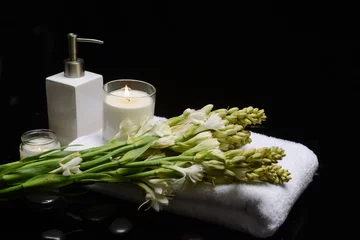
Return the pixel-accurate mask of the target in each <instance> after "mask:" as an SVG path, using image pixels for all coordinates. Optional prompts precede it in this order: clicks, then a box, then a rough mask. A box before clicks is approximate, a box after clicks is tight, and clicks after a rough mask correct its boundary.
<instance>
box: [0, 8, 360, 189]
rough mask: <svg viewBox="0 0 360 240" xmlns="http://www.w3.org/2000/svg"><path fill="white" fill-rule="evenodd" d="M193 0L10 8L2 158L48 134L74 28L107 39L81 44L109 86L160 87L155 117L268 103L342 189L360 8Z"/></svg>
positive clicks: (273, 125) (5, 31)
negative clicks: (339, 149)
mask: <svg viewBox="0 0 360 240" xmlns="http://www.w3.org/2000/svg"><path fill="white" fill-rule="evenodd" d="M194 2H195V1H193V2H190V3H185V2H181V1H172V2H166V1H76V2H74V1H56V2H55V1H54V2H48V3H46V2H44V3H33V2H31V3H26V2H25V3H6V5H5V4H4V6H2V7H1V10H0V11H1V14H0V16H1V30H2V31H1V48H0V49H1V55H0V60H1V63H0V66H1V71H0V73H1V75H0V77H1V84H2V87H1V89H2V95H3V96H5V99H4V101H3V102H4V103H5V106H4V108H5V109H6V112H5V114H4V115H3V117H2V118H3V120H5V122H6V125H3V126H4V127H3V131H4V133H3V135H5V136H6V145H5V146H6V149H8V153H9V154H7V156H6V157H3V159H1V160H0V161H2V162H7V161H12V160H14V159H15V158H17V156H18V155H17V154H18V145H19V143H20V135H21V134H22V133H23V132H24V131H26V130H30V129H35V128H46V127H47V120H46V99H45V78H46V77H48V76H50V75H53V74H56V73H58V72H61V71H63V60H64V59H65V58H67V37H66V34H67V33H69V32H73V33H76V34H78V36H79V37H85V38H96V39H101V40H103V41H104V42H105V44H104V45H95V44H86V43H84V44H79V57H82V58H83V59H84V60H85V66H86V70H87V71H92V72H95V73H98V74H102V75H103V77H104V82H108V81H110V80H114V79H118V78H133V79H139V80H144V81H147V82H149V83H152V84H153V85H154V86H155V87H156V88H157V98H156V115H160V116H165V117H170V116H174V115H179V114H181V113H182V111H183V110H184V109H185V108H188V107H191V108H200V107H202V106H203V105H205V104H208V103H212V104H214V105H215V108H222V107H225V108H226V107H232V106H238V107H240V108H241V107H247V106H254V107H259V108H263V109H265V112H266V114H267V116H268V120H267V121H266V123H264V124H263V126H264V128H265V129H266V133H267V134H270V135H272V136H276V137H281V138H285V139H288V140H292V141H297V142H300V143H303V144H304V145H306V146H308V147H309V148H310V149H311V150H313V151H314V152H315V153H316V154H317V156H318V158H319V162H320V168H319V174H320V176H324V177H328V179H327V180H326V183H332V182H334V181H333V180H334V179H333V178H332V177H331V176H330V174H329V167H330V165H331V164H333V163H336V161H338V159H337V158H335V157H334V156H333V157H331V156H330V157H329V156H328V155H329V154H328V153H329V150H328V149H330V148H331V147H334V146H335V145H336V144H337V142H340V141H341V140H340V138H341V136H339V135H342V134H343V133H342V132H341V129H340V128H341V127H343V126H344V125H347V124H350V126H352V124H356V117H355V116H356V114H355V112H354V110H351V111H348V110H347V109H348V106H349V105H350V104H351V103H353V102H355V99H356V94H354V92H355V91H354V90H355V89H356V83H355V81H356V78H357V77H358V76H359V74H358V71H357V70H358V65H359V64H360V63H359V60H358V57H357V56H358V55H359V47H358V44H357V40H358V39H357V38H356V37H355V36H356V33H355V32H356V24H357V22H358V21H357V19H356V15H352V6H345V8H343V7H344V6H342V7H340V6H338V5H331V4H330V3H329V2H309V3H306V2H291V3H289V2H285V3H280V2H274V1H250V2H249V1H247V2H246V3H245V2H236V3H227V2H225V1H224V2H219V1H216V2H214V3H211V2H210V1H208V2H205V3H197V4H195V3H194ZM354 16H355V17H354ZM339 129H340V130H339ZM329 143H330V144H329ZM325 155H326V157H325ZM323 179H325V178H323ZM324 182H325V180H324ZM327 186H328V185H327V184H324V186H323V188H326V187H327Z"/></svg>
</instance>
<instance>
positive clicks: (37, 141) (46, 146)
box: [20, 137, 60, 159]
mask: <svg viewBox="0 0 360 240" xmlns="http://www.w3.org/2000/svg"><path fill="white" fill-rule="evenodd" d="M59 147H60V143H59V142H58V141H54V139H51V138H46V137H38V138H33V139H30V140H29V141H27V142H26V143H23V144H21V146H20V158H21V159H22V158H24V157H28V156H32V155H35V154H38V153H41V152H45V151H48V150H51V149H54V148H59Z"/></svg>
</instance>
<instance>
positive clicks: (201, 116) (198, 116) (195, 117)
mask: <svg viewBox="0 0 360 240" xmlns="http://www.w3.org/2000/svg"><path fill="white" fill-rule="evenodd" d="M190 119H191V120H192V122H193V123H195V124H203V123H204V122H205V120H206V114H205V113H204V112H202V111H196V112H193V113H191V114H190Z"/></svg>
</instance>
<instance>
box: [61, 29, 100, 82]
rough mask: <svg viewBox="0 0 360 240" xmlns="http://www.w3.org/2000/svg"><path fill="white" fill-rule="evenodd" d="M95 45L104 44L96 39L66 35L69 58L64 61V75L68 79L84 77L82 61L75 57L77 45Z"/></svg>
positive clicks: (71, 34) (72, 34)
mask: <svg viewBox="0 0 360 240" xmlns="http://www.w3.org/2000/svg"><path fill="white" fill-rule="evenodd" d="M78 42H87V43H97V44H103V43H104V42H103V41H101V40H97V39H90V38H78V37H77V35H76V34H74V33H69V34H68V47H69V58H68V59H66V60H65V69H64V75H65V77H68V78H78V77H82V76H84V60H83V59H81V58H78V57H77V52H78V49H77V43H78Z"/></svg>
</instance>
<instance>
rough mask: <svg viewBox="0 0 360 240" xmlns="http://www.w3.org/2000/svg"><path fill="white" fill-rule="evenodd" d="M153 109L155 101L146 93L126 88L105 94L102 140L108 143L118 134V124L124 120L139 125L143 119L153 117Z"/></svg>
mask: <svg viewBox="0 0 360 240" xmlns="http://www.w3.org/2000/svg"><path fill="white" fill-rule="evenodd" d="M154 108H155V101H154V100H153V98H151V97H150V96H149V94H148V93H146V92H143V91H139V90H134V89H130V88H128V87H127V86H125V88H123V89H119V90H115V91H112V92H110V93H108V94H106V96H105V100H104V110H103V111H104V119H103V138H104V140H106V141H110V140H111V139H112V138H113V137H114V136H115V135H116V134H117V133H118V132H119V126H120V123H121V121H122V120H124V119H125V118H128V119H130V120H131V121H132V122H133V123H134V124H136V125H139V124H140V121H141V119H142V118H143V117H145V116H149V117H153V116H154ZM122 140H124V139H122Z"/></svg>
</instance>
